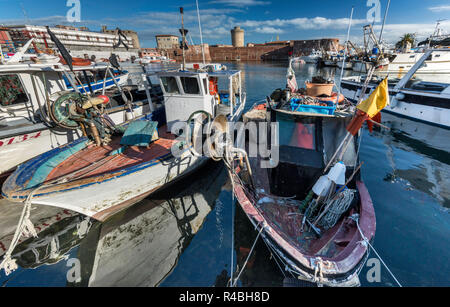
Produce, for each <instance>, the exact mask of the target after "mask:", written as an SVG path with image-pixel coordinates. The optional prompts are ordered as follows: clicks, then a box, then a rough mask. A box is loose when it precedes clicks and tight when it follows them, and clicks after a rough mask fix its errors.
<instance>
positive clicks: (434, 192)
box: [0, 63, 450, 287]
mask: <svg viewBox="0 0 450 307" xmlns="http://www.w3.org/2000/svg"><path fill="white" fill-rule="evenodd" d="M227 66H228V67H229V68H232V69H240V70H242V71H243V72H244V73H245V74H244V76H243V80H244V82H245V88H246V91H247V101H248V104H249V107H250V106H251V105H252V104H253V103H254V102H257V101H260V100H262V99H264V97H265V96H267V95H270V93H271V92H272V90H274V89H276V88H282V87H284V86H285V75H286V64H283V63H280V64H265V63H233V64H227ZM295 70H296V73H297V81H298V83H299V86H303V82H304V81H305V80H306V79H308V78H310V77H311V76H312V75H316V74H321V75H322V76H325V77H331V78H333V77H334V74H335V71H334V69H329V68H327V69H321V70H320V71H317V69H316V68H315V67H314V66H313V65H303V66H297V67H295ZM350 73H351V72H346V75H347V74H350ZM383 124H384V125H387V126H388V127H390V128H391V130H375V131H374V132H373V133H372V134H370V133H369V132H368V131H367V130H364V133H363V137H362V143H361V150H360V158H361V161H364V165H363V167H362V176H363V180H364V181H365V184H366V186H367V187H368V189H369V192H370V194H371V196H372V200H373V203H374V207H375V212H376V217H377V230H376V237H375V241H374V246H375V248H376V249H377V251H378V252H379V254H380V255H381V256H382V258H383V260H384V261H385V262H386V263H387V264H388V265H389V267H390V269H391V270H392V272H393V273H394V274H395V275H396V277H397V278H398V280H399V281H400V282H401V283H402V284H403V285H404V286H449V285H450V277H449V275H450V262H449V259H450V216H449V208H450V130H445V129H442V128H436V127H433V126H430V125H426V124H422V123H418V122H414V121H411V120H408V119H403V118H399V117H396V116H392V115H389V114H384V113H383ZM232 204H233V197H232V194H231V186H230V183H229V180H228V177H227V174H226V172H225V170H224V168H223V166H222V164H221V163H214V162H211V163H208V164H207V166H205V168H203V169H202V170H200V171H199V172H197V173H196V174H193V175H192V176H189V177H188V178H186V180H183V181H181V182H179V183H177V184H176V185H174V186H172V187H170V188H169V189H166V190H164V191H161V192H159V193H158V194H156V195H153V196H151V197H149V198H148V199H146V200H144V201H142V202H140V203H138V204H135V205H134V206H132V207H131V208H129V209H127V210H126V211H125V212H122V213H119V214H117V215H116V216H114V217H113V218H111V219H110V220H108V221H107V222H105V223H103V224H102V223H97V222H92V221H88V220H86V219H85V218H84V217H83V216H81V215H73V216H71V217H68V218H65V219H63V220H61V221H59V222H57V223H55V224H54V225H52V226H51V227H50V228H49V229H48V230H46V231H44V232H42V233H41V234H40V235H39V237H38V238H36V239H29V240H27V241H25V242H24V243H22V244H21V245H19V247H17V249H16V256H13V258H17V259H18V264H19V269H18V270H17V271H15V272H14V273H13V274H11V275H10V276H5V275H4V273H3V272H1V273H0V282H1V283H2V284H3V285H5V286H66V285H67V286H79V285H82V286H87V285H92V286H110V285H111V286H112V285H121V286H155V285H160V286H205V287H207V286H213V285H215V284H217V285H222V284H223V282H224V281H226V279H227V276H228V275H229V273H230V263H231V257H232V255H231V254H232V251H231V246H232V244H231V242H232V241H231V240H232V229H233V228H234V230H235V231H234V240H235V241H234V243H235V244H234V246H235V249H234V250H233V258H234V263H236V259H237V262H238V263H239V264H241V263H242V262H243V260H244V259H245V258H246V257H247V254H248V251H249V249H250V248H251V246H252V244H253V241H254V238H255V237H256V233H255V232H254V230H253V229H252V227H251V225H250V223H249V222H248V221H247V218H246V216H245V215H244V213H243V212H242V211H241V210H240V209H239V205H237V206H236V207H235V209H234V210H232ZM233 212H235V215H234V219H233V214H232V213H233ZM0 218H1V217H0ZM233 220H234V223H233V222H232V221H233ZM83 226H88V227H89V231H88V232H87V233H85V231H83V229H84V227H83ZM370 257H374V254H373V253H371V254H370ZM368 269H369V267H367V266H366V267H365V268H364V269H363V271H362V272H361V275H360V279H361V283H362V285H363V286H394V285H395V283H394V281H393V280H392V278H391V277H390V275H389V274H388V272H387V271H386V270H385V269H384V268H382V270H381V281H380V282H372V283H370V282H369V281H368V280H367V278H366V274H367V271H368ZM283 277H284V276H283V273H282V272H281V270H280V269H279V268H278V267H277V264H276V263H275V262H274V260H273V258H272V257H271V255H270V253H269V252H268V250H267V248H266V246H265V245H264V243H263V242H262V241H258V243H257V244H256V249H255V251H254V254H253V256H252V257H251V259H250V261H249V263H248V265H247V269H246V270H245V271H244V272H243V274H242V275H241V278H240V282H239V284H240V285H246V286H271V285H272V286H281V285H282V281H283ZM76 280H78V281H76Z"/></svg>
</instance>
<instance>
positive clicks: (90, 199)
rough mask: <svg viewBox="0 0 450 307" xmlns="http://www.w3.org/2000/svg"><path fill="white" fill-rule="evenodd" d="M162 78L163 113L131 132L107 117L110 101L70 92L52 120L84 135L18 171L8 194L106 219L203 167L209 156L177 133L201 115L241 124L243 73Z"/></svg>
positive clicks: (134, 124) (5, 189) (162, 74)
mask: <svg viewBox="0 0 450 307" xmlns="http://www.w3.org/2000/svg"><path fill="white" fill-rule="evenodd" d="M158 76H159V78H160V82H161V87H162V90H163V93H164V99H165V103H164V107H160V108H159V109H157V110H155V111H154V112H152V113H151V114H149V115H146V116H144V117H142V118H140V119H138V120H134V121H132V122H130V123H129V124H128V125H127V126H117V125H112V124H111V123H110V122H108V121H106V120H105V119H104V118H103V117H102V112H101V110H102V105H103V104H105V103H107V97H104V96H99V97H96V98H88V97H86V96H82V98H79V96H78V95H79V94H75V93H73V94H68V95H67V96H65V97H63V98H61V99H62V101H61V102H59V103H58V104H57V106H56V107H55V108H56V109H57V110H56V111H55V112H54V114H56V115H58V114H59V115H60V116H59V120H60V123H61V124H64V125H67V126H75V125H79V126H80V127H81V130H83V131H84V133H85V136H84V137H82V138H80V139H78V140H76V141H74V142H71V143H68V144H67V145H63V146H60V147H57V148H55V149H53V150H50V151H48V152H46V153H44V154H41V155H39V156H37V157H35V158H33V159H31V160H29V161H28V162H26V163H24V164H22V165H20V166H19V167H18V168H17V169H16V171H15V172H14V173H13V174H12V175H11V176H9V177H8V179H7V180H6V181H5V183H4V184H3V189H2V194H3V196H4V197H5V198H7V199H8V200H11V201H16V202H17V201H18V202H23V201H26V202H31V203H32V204H37V205H46V206H55V207H60V208H64V209H70V210H73V211H76V212H79V213H82V214H84V215H87V216H90V217H93V218H95V219H98V220H104V219H106V218H107V217H108V216H110V215H112V214H114V213H116V212H118V211H119V210H122V209H123V208H126V207H127V206H129V205H130V204H132V203H135V202H136V201H138V200H140V199H142V198H144V197H146V196H147V195H149V194H151V193H152V192H154V191H156V190H157V189H159V188H162V187H163V186H165V185H167V184H169V183H173V182H174V181H175V180H178V179H180V178H182V177H183V176H185V175H187V174H188V173H190V172H192V171H194V170H196V169H197V168H198V167H200V166H201V165H203V164H204V163H205V162H206V161H207V160H208V156H206V155H197V154H193V153H191V150H192V148H191V147H192V146H191V145H189V144H188V143H187V142H186V136H184V135H181V134H180V133H179V131H178V130H177V129H178V128H180V127H183V128H186V124H185V123H186V121H188V119H189V118H190V117H192V114H194V113H196V112H201V113H203V114H208V115H209V118H212V119H213V118H215V117H216V116H217V115H219V114H220V115H222V116H225V118H226V119H227V120H229V121H236V120H238V119H239V118H240V116H241V113H242V110H243V108H244V105H245V93H242V92H241V90H242V88H241V86H240V83H239V85H238V86H237V83H236V82H234V81H236V80H239V81H240V72H239V71H221V72H219V73H215V72H212V73H205V72H189V71H173V72H160V73H158ZM220 77H225V78H226V79H227V81H228V82H224V83H225V87H224V88H223V89H221V90H220V91H219V89H218V88H217V89H216V88H215V90H217V93H212V92H211V90H210V89H208V88H207V87H205V85H206V84H208V82H209V80H210V79H211V78H220ZM214 80H215V79H214ZM228 86H229V88H228ZM227 89H228V91H227ZM225 92H226V93H225ZM219 93H220V95H221V96H219ZM225 96H226V97H228V98H227V99H228V104H226V103H225V98H224V97H225ZM220 97H222V99H220ZM219 99H220V100H219ZM219 101H221V102H222V103H221V104H220V105H219ZM177 123H180V124H181V126H178V125H177ZM183 123H184V124H183ZM86 132H87V133H86Z"/></svg>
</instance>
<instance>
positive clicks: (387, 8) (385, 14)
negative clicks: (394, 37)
mask: <svg viewBox="0 0 450 307" xmlns="http://www.w3.org/2000/svg"><path fill="white" fill-rule="evenodd" d="M390 4H391V0H388V4H387V6H386V11H385V12H384V18H383V25H382V26H381V32H380V38H379V39H378V41H379V42H380V44H381V38H382V37H383V30H384V25H385V23H386V17H387V14H388V11H389V6H390Z"/></svg>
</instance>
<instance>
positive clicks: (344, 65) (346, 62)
mask: <svg viewBox="0 0 450 307" xmlns="http://www.w3.org/2000/svg"><path fill="white" fill-rule="evenodd" d="M336 64H337V67H339V68H341V69H342V67H344V69H352V66H353V64H352V62H350V61H348V59H347V60H346V61H345V63H342V61H337V62H336Z"/></svg>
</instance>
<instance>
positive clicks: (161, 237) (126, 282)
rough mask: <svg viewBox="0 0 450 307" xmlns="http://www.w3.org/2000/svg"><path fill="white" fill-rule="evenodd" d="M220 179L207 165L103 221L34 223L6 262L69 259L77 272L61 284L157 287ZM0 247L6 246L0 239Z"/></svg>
mask: <svg viewBox="0 0 450 307" xmlns="http://www.w3.org/2000/svg"><path fill="white" fill-rule="evenodd" d="M196 175H197V174H196ZM226 180H227V174H226V171H225V169H224V168H223V167H222V164H220V163H216V162H212V161H211V162H210V163H207V165H206V166H205V168H203V169H202V170H201V171H200V173H199V174H198V176H197V177H196V180H191V181H190V182H189V181H187V180H186V181H182V182H179V183H178V184H176V185H175V186H173V189H172V190H171V191H167V190H165V191H161V193H158V194H157V195H154V196H152V197H149V198H146V199H144V200H143V201H141V202H139V203H136V204H135V205H133V206H132V207H130V208H128V209H126V210H124V211H123V212H122V213H121V214H118V215H115V216H114V217H113V218H111V219H108V220H107V221H105V222H103V223H99V222H97V221H95V220H92V219H91V218H89V217H86V216H83V215H82V214H78V213H75V212H72V211H69V210H64V211H63V212H58V213H56V214H54V215H51V216H49V217H48V218H46V219H43V221H42V223H39V224H36V226H38V227H39V231H40V232H39V236H38V237H36V238H31V239H28V240H25V241H24V242H21V243H20V244H19V245H17V247H16V249H15V250H14V253H13V255H12V258H13V259H16V261H17V264H18V266H20V267H21V269H22V270H26V269H37V270H40V269H45V268H43V266H45V265H52V264H55V263H58V262H60V261H64V260H67V257H68V256H69V255H75V257H76V258H77V259H78V260H79V261H80V265H81V267H82V268H83V269H82V270H81V274H80V276H79V280H76V281H70V280H68V281H67V284H66V285H67V286H93V287H95V286H97V287H100V286H102V287H105V286H147V287H154V286H158V285H159V284H161V282H163V281H164V279H166V278H167V277H168V276H169V275H170V273H171V272H172V271H173V270H174V268H175V266H176V264H177V261H178V259H179V257H180V256H181V255H182V253H183V252H184V249H185V248H186V247H187V246H188V245H189V243H190V242H191V240H192V239H193V238H194V237H195V235H196V234H197V233H198V232H199V231H200V230H201V228H202V225H203V223H204V222H205V220H206V218H207V216H208V214H209V213H210V212H211V210H212V209H214V206H215V205H216V204H215V200H216V199H217V197H218V195H219V193H220V192H221V188H222V187H223V185H224V184H225V182H226ZM173 191H176V192H175V193H174V192H173ZM40 209H42V208H37V209H36V210H35V211H40ZM16 219H17V217H16V218H15V220H16ZM41 227H42V228H41ZM0 238H1V235H0ZM2 244H4V245H5V246H8V245H9V242H6V241H4V240H1V239H0V246H2ZM3 252H4V250H2V249H1V248H0V256H1V255H2V254H3ZM72 253H73V254H72ZM61 273H62V274H63V275H64V276H65V274H66V272H65V271H64V272H61ZM16 276H17V277H18V275H16ZM19 279H20V277H19ZM63 280H64V282H65V280H66V279H65V278H63ZM2 281H3V280H2Z"/></svg>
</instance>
